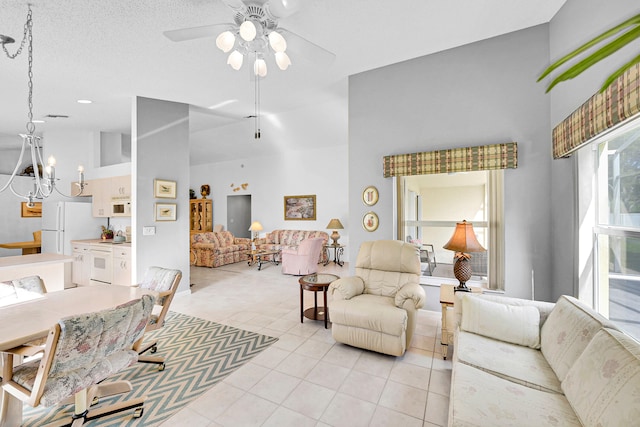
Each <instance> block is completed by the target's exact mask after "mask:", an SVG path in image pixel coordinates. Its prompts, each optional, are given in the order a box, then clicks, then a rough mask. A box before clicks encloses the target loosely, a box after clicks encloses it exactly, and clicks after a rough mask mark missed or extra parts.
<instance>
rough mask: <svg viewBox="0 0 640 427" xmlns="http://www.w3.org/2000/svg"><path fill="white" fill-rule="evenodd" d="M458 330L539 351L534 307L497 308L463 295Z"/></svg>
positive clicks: (510, 306)
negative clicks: (460, 320)
mask: <svg viewBox="0 0 640 427" xmlns="http://www.w3.org/2000/svg"><path fill="white" fill-rule="evenodd" d="M460 328H461V329H462V330H464V331H468V332H473V333H475V334H480V335H484V336H486V337H489V338H494V339H497V340H500V341H506V342H509V343H513V344H518V345H523V346H527V347H531V348H540V312H539V311H538V309H537V308H535V307H529V306H514V305H508V304H501V303H498V302H493V301H487V300H484V299H482V298H478V297H477V296H474V295H465V296H464V297H463V298H462V322H461V324H460Z"/></svg>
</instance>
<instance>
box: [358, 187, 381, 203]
mask: <svg viewBox="0 0 640 427" xmlns="http://www.w3.org/2000/svg"><path fill="white" fill-rule="evenodd" d="M362 201H363V202H364V204H365V205H367V206H373V205H375V204H376V203H378V189H377V188H376V187H374V186H373V185H370V186H368V187H367V188H365V189H364V191H363V192H362Z"/></svg>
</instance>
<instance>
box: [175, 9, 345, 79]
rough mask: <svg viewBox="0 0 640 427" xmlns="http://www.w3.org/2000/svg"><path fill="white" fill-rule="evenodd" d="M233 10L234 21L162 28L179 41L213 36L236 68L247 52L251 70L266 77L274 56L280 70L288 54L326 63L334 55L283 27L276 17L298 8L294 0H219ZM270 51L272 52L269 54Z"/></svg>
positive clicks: (228, 62) (295, 57)
mask: <svg viewBox="0 0 640 427" xmlns="http://www.w3.org/2000/svg"><path fill="white" fill-rule="evenodd" d="M222 2H223V3H224V4H225V5H227V6H228V7H229V8H230V9H231V10H232V11H233V12H234V18H233V21H234V22H233V23H221V24H212V25H204V26H201V27H191V28H182V29H178V30H171V31H165V32H164V33H163V34H164V35H165V36H166V37H167V38H168V39H170V40H172V41H175V42H181V41H186V40H193V39H198V38H203V37H216V46H217V47H218V48H219V49H220V50H222V51H223V52H225V53H229V56H228V58H227V64H229V65H230V66H231V67H232V68H233V69H235V70H239V69H240V68H241V67H242V64H243V62H244V57H245V56H247V57H249V58H251V59H253V74H254V75H255V76H256V77H265V76H266V74H267V63H266V59H267V58H271V57H273V58H274V59H275V62H276V64H277V66H278V68H280V69H281V70H286V69H287V68H288V67H289V65H291V58H290V56H289V54H291V57H293V58H294V61H296V60H297V59H298V58H302V59H306V60H309V61H311V62H312V63H314V64H316V65H319V66H328V65H330V64H331V62H333V60H334V58H335V55H334V54H333V53H332V52H329V51H328V50H326V49H324V48H322V47H320V46H318V45H316V44H315V43H312V42H310V41H309V40H307V39H305V38H303V37H301V36H300V35H298V34H296V33H294V32H292V31H289V30H287V29H285V28H282V27H281V26H280V25H279V21H280V19H282V18H285V17H287V16H290V15H292V14H293V13H295V12H296V11H297V9H298V7H297V4H298V1H297V0H266V1H265V0H244V1H243V0H222ZM270 53H273V55H270Z"/></svg>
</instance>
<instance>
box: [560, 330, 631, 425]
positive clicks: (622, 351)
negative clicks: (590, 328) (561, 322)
mask: <svg viewBox="0 0 640 427" xmlns="http://www.w3.org/2000/svg"><path fill="white" fill-rule="evenodd" d="M562 389H563V390H564V392H565V394H566V396H567V400H569V402H570V403H571V406H572V407H573V409H574V410H575V411H576V413H577V414H578V417H579V418H580V421H582V423H583V424H584V425H585V426H631V425H638V422H640V344H639V343H638V342H636V341H634V340H633V339H632V338H630V337H628V336H626V335H625V334H623V333H622V332H619V331H615V330H608V329H601V330H600V331H599V332H598V333H597V334H596V335H595V336H594V337H593V339H592V340H591V341H590V342H589V344H588V345H587V347H586V348H585V350H584V351H583V352H582V354H581V355H580V357H578V359H577V360H576V361H575V363H574V364H573V366H571V369H569V372H568V373H567V376H566V378H565V380H564V381H563V382H562Z"/></svg>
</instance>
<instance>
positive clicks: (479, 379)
mask: <svg viewBox="0 0 640 427" xmlns="http://www.w3.org/2000/svg"><path fill="white" fill-rule="evenodd" d="M453 313H454V314H453V316H454V318H453V319H451V320H452V321H455V322H457V324H458V326H457V328H456V332H455V335H454V356H453V373H452V378H451V394H450V399H449V426H465V427H466V426H574V425H575V426H582V425H584V426H603V427H605V426H631V425H638V423H639V422H640V421H639V420H640V403H639V401H640V343H638V342H637V341H635V340H634V339H632V338H631V337H629V336H628V335H625V334H624V333H623V332H621V331H620V330H619V329H618V328H617V327H616V326H615V325H614V324H613V323H612V322H610V321H609V320H607V319H605V318H604V317H603V316H601V315H600V314H598V313H596V312H595V311H593V310H591V309H590V308H588V307H586V306H585V305H584V304H582V303H580V302H579V301H578V300H576V299H575V298H572V297H568V296H561V297H560V298H559V299H558V301H557V302H556V303H555V304H553V303H544V302H534V301H528V300H522V299H516V298H507V297H500V296H494V295H476V294H466V293H462V292H458V293H457V294H456V302H455V309H454V311H453Z"/></svg>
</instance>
